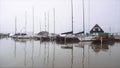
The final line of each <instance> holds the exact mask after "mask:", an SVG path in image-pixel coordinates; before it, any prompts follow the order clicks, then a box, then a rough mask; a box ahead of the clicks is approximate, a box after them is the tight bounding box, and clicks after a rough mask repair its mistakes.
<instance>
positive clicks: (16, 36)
mask: <svg viewBox="0 0 120 68" xmlns="http://www.w3.org/2000/svg"><path fill="white" fill-rule="evenodd" d="M19 35H20V33H17V16H15V34H14V35H11V37H12V38H18V36H19Z"/></svg>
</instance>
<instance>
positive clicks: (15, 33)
mask: <svg viewBox="0 0 120 68" xmlns="http://www.w3.org/2000/svg"><path fill="white" fill-rule="evenodd" d="M16 32H17V16H15V34H16Z"/></svg>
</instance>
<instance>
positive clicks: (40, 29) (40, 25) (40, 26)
mask: <svg viewBox="0 0 120 68" xmlns="http://www.w3.org/2000/svg"><path fill="white" fill-rule="evenodd" d="M39 23H40V32H41V20H39Z"/></svg>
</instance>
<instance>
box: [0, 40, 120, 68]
mask: <svg viewBox="0 0 120 68" xmlns="http://www.w3.org/2000/svg"><path fill="white" fill-rule="evenodd" d="M67 45H69V46H73V48H71V49H64V48H61V46H67ZM67 45H64V44H57V43H55V42H40V41H35V40H27V41H26V40H21V41H20V40H19V41H18V40H16V41H15V40H13V39H11V38H4V39H0V68H120V52H119V51H120V43H114V44H109V45H93V44H91V43H75V44H67Z"/></svg>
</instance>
